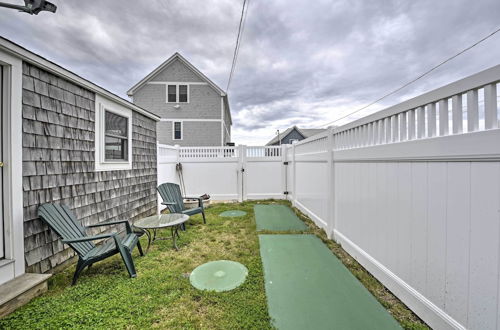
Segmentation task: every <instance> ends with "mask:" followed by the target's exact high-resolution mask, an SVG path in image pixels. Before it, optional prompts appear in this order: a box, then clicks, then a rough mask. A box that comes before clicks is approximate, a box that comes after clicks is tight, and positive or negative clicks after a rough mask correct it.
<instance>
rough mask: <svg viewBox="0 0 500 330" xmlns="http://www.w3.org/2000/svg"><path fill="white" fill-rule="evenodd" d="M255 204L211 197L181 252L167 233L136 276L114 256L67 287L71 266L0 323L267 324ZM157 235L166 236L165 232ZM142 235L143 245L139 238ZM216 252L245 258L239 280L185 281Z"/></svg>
mask: <svg viewBox="0 0 500 330" xmlns="http://www.w3.org/2000/svg"><path fill="white" fill-rule="evenodd" d="M271 202H273V201H266V202H265V203H271ZM256 203H257V202H245V203H238V204H216V205H214V206H212V207H210V208H209V209H208V210H207V224H206V225H204V224H203V223H202V219H201V216H199V215H197V216H194V217H192V220H191V221H190V225H188V230H187V231H186V232H181V239H180V240H179V241H178V245H179V247H180V250H179V251H175V250H174V249H173V248H172V245H171V244H172V242H171V241H170V240H164V241H156V242H155V243H154V244H153V245H152V247H151V249H150V251H149V253H148V254H147V255H146V256H145V257H140V256H139V254H138V252H137V251H135V252H134V260H135V264H136V268H137V274H138V277H137V278H135V279H130V278H129V277H128V275H127V272H126V270H125V267H124V266H123V263H122V261H121V259H120V256H118V255H117V256H114V257H113V258H110V259H108V260H105V261H102V262H99V263H96V264H95V265H94V266H93V267H92V268H91V269H90V270H85V271H84V272H83V273H82V275H81V276H80V278H79V280H78V284H77V285H76V286H73V287H71V286H70V283H71V277H72V275H73V271H74V265H73V266H71V267H69V268H67V269H65V270H64V271H63V272H61V273H59V274H57V275H55V276H53V277H52V278H51V280H50V282H49V291H48V292H47V293H46V294H44V295H42V296H41V297H39V298H36V299H34V300H33V301H31V302H30V303H29V304H27V305H26V306H24V307H22V308H20V309H19V310H17V311H16V312H14V313H13V314H11V315H9V316H8V317H6V318H4V319H1V320H0V329H54V328H107V329H111V328H112V329H120V328H127V329H130V328H134V329H135V328H141V329H142V328H152V327H156V328H197V329H268V328H270V327H271V326H270V319H269V314H268V311H267V304H266V296H265V291H264V277H263V271H262V262H261V259H260V253H259V242H258V236H257V232H256V228H255V221H254V217H253V206H254V205H255V204H256ZM277 203H280V204H287V202H285V201H278V202H277ZM233 209H238V210H243V211H246V212H247V214H246V215H245V216H243V217H238V218H228V217H219V216H218V214H219V213H221V212H223V211H227V210H233ZM297 213H298V212H297ZM298 215H299V217H300V218H301V219H302V220H304V221H305V222H306V224H307V225H308V228H309V230H308V232H310V233H314V234H316V235H317V236H318V237H320V238H321V239H322V240H323V241H324V242H325V243H326V244H327V246H328V247H329V248H330V249H331V250H332V251H333V253H335V254H336V255H337V256H338V257H339V259H340V260H341V261H342V262H343V263H344V264H346V266H347V267H348V268H349V270H350V271H351V272H352V273H353V274H354V275H355V276H356V277H358V279H360V281H361V282H362V283H363V285H365V286H366V287H367V288H368V289H369V290H370V292H372V294H374V296H375V297H376V298H377V299H378V300H379V301H380V302H381V303H382V304H383V305H384V307H386V308H387V309H388V310H389V312H390V313H391V314H392V315H394V317H395V318H396V319H397V320H398V321H399V322H400V324H401V325H402V326H403V327H404V328H407V329H410V328H411V329H420V328H425V324H423V323H422V322H421V321H420V320H419V319H418V318H417V317H416V316H415V315H414V314H413V313H411V311H409V310H408V309H407V308H406V307H405V306H404V305H403V304H402V303H401V302H399V300H397V298H395V297H394V296H393V295H392V294H391V293H390V292H389V291H388V290H387V289H385V288H384V287H383V286H382V285H381V284H380V283H379V282H378V281H376V280H375V279H374V278H373V277H372V276H371V275H370V274H369V273H368V272H366V271H365V270H364V269H363V268H362V267H361V266H359V264H357V263H356V262H355V261H354V260H353V259H352V258H350V257H349V256H348V255H346V254H345V252H344V251H343V250H342V249H341V248H340V247H339V246H338V245H336V244H335V243H333V242H331V241H327V239H326V236H325V234H324V232H323V231H321V230H319V229H318V228H317V227H316V226H315V225H314V224H313V223H312V222H311V221H310V220H308V219H307V218H306V217H304V216H303V215H301V214H300V213H298ZM261 233H262V232H261ZM160 235H164V236H169V235H170V231H169V230H165V231H164V232H163V233H160ZM142 242H143V246H144V247H145V246H146V245H147V244H146V239H145V237H143V238H142ZM219 259H227V260H234V261H238V262H240V263H242V264H244V265H245V266H246V267H247V268H248V270H249V275H248V277H247V279H246V281H245V283H244V284H243V285H242V286H241V287H239V288H237V289H235V290H233V291H229V292H224V293H215V292H212V293H211V292H201V291H198V290H196V289H194V288H193V287H191V285H190V283H189V273H190V272H191V271H192V270H193V269H194V268H195V267H196V266H198V265H200V264H203V263H205V262H208V261H212V260H219Z"/></svg>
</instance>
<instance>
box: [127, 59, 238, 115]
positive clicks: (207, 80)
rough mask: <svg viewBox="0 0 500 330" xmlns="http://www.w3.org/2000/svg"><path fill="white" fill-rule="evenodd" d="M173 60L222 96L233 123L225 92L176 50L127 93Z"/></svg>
mask: <svg viewBox="0 0 500 330" xmlns="http://www.w3.org/2000/svg"><path fill="white" fill-rule="evenodd" d="M175 60H179V61H181V62H182V63H183V64H184V65H186V66H187V67H188V68H189V69H190V70H191V71H193V73H194V74H196V75H197V76H198V77H200V79H201V80H204V81H205V82H206V83H208V84H209V85H210V86H211V87H212V88H213V89H215V90H216V91H217V92H218V93H219V94H220V95H221V96H222V97H224V100H225V102H226V105H227V110H228V111H227V112H228V114H229V121H230V122H231V124H232V123H233V119H232V117H231V109H230V108H229V100H228V98H227V93H226V92H225V91H224V90H223V89H222V88H220V87H219V86H217V84H216V83H214V82H213V81H212V80H210V78H208V77H207V76H205V75H204V74H203V73H202V72H201V71H200V70H198V69H197V68H196V67H195V66H194V65H193V64H191V62H189V61H188V60H187V59H186V58H185V57H184V56H182V55H181V54H179V53H178V52H175V53H174V55H172V56H170V57H169V58H168V59H167V60H166V61H165V62H163V63H162V64H160V65H159V66H158V67H157V68H156V69H154V70H153V71H151V72H150V73H149V74H148V75H147V76H145V77H144V78H142V79H141V80H140V81H139V82H138V83H136V84H135V85H134V86H132V87H131V88H130V89H129V90H128V91H127V95H128V96H132V95H133V94H134V93H135V92H136V91H137V90H138V89H139V88H141V87H142V86H144V84H146V83H147V82H148V81H150V80H151V79H153V78H154V77H155V76H156V75H157V74H159V73H160V72H161V71H163V69H165V68H166V67H167V66H169V65H170V64H172V63H173V62H174V61H175Z"/></svg>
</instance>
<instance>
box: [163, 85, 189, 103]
mask: <svg viewBox="0 0 500 330" xmlns="http://www.w3.org/2000/svg"><path fill="white" fill-rule="evenodd" d="M167 103H189V85H183V84H175V85H173V84H172V85H167Z"/></svg>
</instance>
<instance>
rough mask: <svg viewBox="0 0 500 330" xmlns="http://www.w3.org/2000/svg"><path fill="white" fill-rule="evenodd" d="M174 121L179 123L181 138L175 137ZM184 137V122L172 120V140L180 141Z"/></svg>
mask: <svg viewBox="0 0 500 330" xmlns="http://www.w3.org/2000/svg"><path fill="white" fill-rule="evenodd" d="M175 123H181V138H180V139H176V138H175ZM183 139H184V122H183V121H182V120H174V121H172V141H182V140H183Z"/></svg>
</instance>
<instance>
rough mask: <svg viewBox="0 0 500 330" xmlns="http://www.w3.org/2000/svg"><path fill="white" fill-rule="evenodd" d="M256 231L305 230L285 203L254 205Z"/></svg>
mask: <svg viewBox="0 0 500 330" xmlns="http://www.w3.org/2000/svg"><path fill="white" fill-rule="evenodd" d="M253 209H254V214H255V221H256V223H257V231H262V230H271V231H301V230H307V226H306V224H305V223H304V222H302V221H301V220H300V219H299V218H298V217H297V216H296V215H295V213H294V212H293V211H292V209H290V208H289V207H288V206H286V205H255V206H254V208H253Z"/></svg>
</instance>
